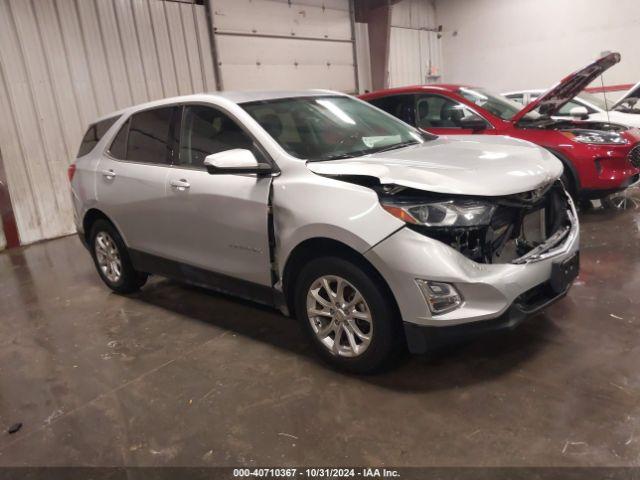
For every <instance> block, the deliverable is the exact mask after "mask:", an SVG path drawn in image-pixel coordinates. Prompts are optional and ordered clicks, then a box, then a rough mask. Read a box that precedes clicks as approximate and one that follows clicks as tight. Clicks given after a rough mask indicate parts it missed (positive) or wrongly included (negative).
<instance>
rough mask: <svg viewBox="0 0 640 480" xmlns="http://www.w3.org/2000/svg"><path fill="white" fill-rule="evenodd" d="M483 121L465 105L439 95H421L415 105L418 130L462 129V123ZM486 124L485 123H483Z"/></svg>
mask: <svg viewBox="0 0 640 480" xmlns="http://www.w3.org/2000/svg"><path fill="white" fill-rule="evenodd" d="M466 120H479V121H484V119H483V118H482V117H480V116H478V115H477V114H475V113H474V112H473V111H471V109H469V108H467V107H466V106H465V105H463V104H461V103H459V102H456V101H455V100H451V99H449V98H446V97H441V96H440V95H421V96H419V97H418V101H417V103H416V125H417V126H418V127H419V128H427V129H428V128H464V125H463V123H464V121H466ZM485 123H486V122H485Z"/></svg>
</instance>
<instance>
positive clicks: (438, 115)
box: [360, 53, 640, 199]
mask: <svg viewBox="0 0 640 480" xmlns="http://www.w3.org/2000/svg"><path fill="white" fill-rule="evenodd" d="M619 61H620V54H618V53H612V54H609V55H607V56H605V57H602V58H600V59H598V60H597V61H595V62H594V63H592V64H590V65H588V66H586V67H585V68H583V69H581V70H578V71H577V72H574V73H572V74H571V75H569V76H567V77H566V78H564V79H563V80H562V81H560V82H559V83H558V84H556V85H555V86H553V87H552V88H550V89H549V90H548V91H547V92H545V93H544V94H542V95H540V97H538V98H537V99H536V100H534V101H533V102H531V103H529V104H528V105H526V106H524V107H523V106H522V105H521V104H518V103H516V102H513V101H511V100H509V99H507V98H505V97H503V96H501V95H497V94H493V93H490V92H488V91H486V90H485V89H483V88H476V87H468V86H463V85H442V84H437V85H416V86H410V87H402V88H392V89H388V90H380V91H377V92H373V93H368V94H365V95H362V96H361V97H360V98H361V99H363V100H366V101H367V102H370V103H372V104H373V105H375V106H377V107H379V108H381V109H382V110H385V111H387V112H388V113H391V114H392V115H395V116H396V117H398V118H400V119H401V120H404V121H405V122H407V123H409V124H411V125H414V126H416V127H418V128H420V129H422V130H424V131H427V132H430V133H435V134H437V135H473V134H484V135H508V136H510V137H515V138H520V139H522V140H528V141H530V142H533V143H536V144H538V145H540V146H542V147H544V148H546V149H548V150H549V151H551V152H552V153H553V154H555V155H556V156H557V157H558V158H559V159H560V160H561V161H562V163H563V164H564V166H565V172H564V176H563V180H564V183H565V185H566V187H567V189H568V190H569V191H570V192H571V193H572V194H573V195H574V196H575V197H577V198H579V199H590V198H602V197H605V196H607V195H609V194H611V193H613V192H616V191H619V190H622V189H625V188H626V187H628V186H629V185H631V184H632V183H635V182H636V181H638V179H640V130H638V129H635V128H629V127H626V126H623V125H618V124H613V123H607V122H593V121H579V120H571V119H567V120H556V119H552V118H551V117H552V116H554V115H555V114H556V113H557V112H558V110H559V109H560V108H562V106H563V105H565V104H566V103H567V102H568V101H569V100H571V99H572V98H573V97H575V96H576V95H577V94H578V93H579V92H580V91H582V90H583V89H584V88H585V87H586V86H587V85H589V84H590V83H591V82H592V81H593V80H594V79H595V78H597V77H598V76H600V75H601V74H602V73H603V72H604V71H605V70H607V69H608V68H609V67H611V66H612V65H615V64H616V63H618V62H619Z"/></svg>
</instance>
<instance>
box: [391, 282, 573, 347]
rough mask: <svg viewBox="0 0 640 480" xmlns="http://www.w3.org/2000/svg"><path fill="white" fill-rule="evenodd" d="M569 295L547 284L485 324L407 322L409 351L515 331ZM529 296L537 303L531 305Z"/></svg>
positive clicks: (527, 293) (521, 298) (532, 291)
mask: <svg viewBox="0 0 640 480" xmlns="http://www.w3.org/2000/svg"><path fill="white" fill-rule="evenodd" d="M568 291H569V288H567V289H566V290H565V291H564V292H562V293H560V294H555V293H552V292H553V291H552V289H551V288H550V287H549V285H548V284H547V283H543V284H541V285H539V286H537V287H534V288H533V289H531V290H530V291H529V292H525V293H524V294H523V295H521V296H520V297H518V298H517V299H516V300H515V302H514V303H513V304H512V305H511V307H509V309H507V311H506V312H504V313H503V314H502V315H500V316H499V317H497V318H494V319H491V320H484V321H481V322H472V323H465V324H461V325H453V326H449V327H436V326H425V325H417V324H415V323H410V322H403V324H404V332H405V337H406V339H407V347H408V348H409V351H410V352H411V353H413V354H424V353H427V352H431V351H433V350H436V349H438V348H442V347H444V346H448V345H453V344H455V343H458V342H460V341H461V340H467V339H470V338H474V337H478V336H481V335H483V334H487V333H492V332H498V331H504V330H513V329H515V328H516V327H517V326H518V325H520V324H521V323H522V322H524V321H525V320H526V319H528V318H530V317H532V316H533V315H535V314H536V313H538V312H540V311H542V310H544V309H545V308H546V307H548V306H549V305H551V304H552V303H554V302H557V301H558V300H560V299H561V298H563V297H564V296H565V295H566V294H567V292H568ZM529 296H531V298H534V299H535V300H534V301H533V302H531V301H528V300H527V298H528V297H529Z"/></svg>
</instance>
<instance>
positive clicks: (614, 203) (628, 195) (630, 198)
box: [600, 187, 640, 210]
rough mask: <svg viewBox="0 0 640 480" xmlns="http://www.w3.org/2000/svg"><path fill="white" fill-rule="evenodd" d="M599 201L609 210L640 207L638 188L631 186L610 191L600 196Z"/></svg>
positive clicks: (639, 191)
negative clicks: (609, 193) (610, 192)
mask: <svg viewBox="0 0 640 480" xmlns="http://www.w3.org/2000/svg"><path fill="white" fill-rule="evenodd" d="M600 203H602V206H603V207H604V208H606V209H609V210H635V209H637V208H640V188H638V187H632V188H627V189H625V190H622V191H620V192H616V193H612V194H611V195H607V196H606V197H604V198H601V199H600Z"/></svg>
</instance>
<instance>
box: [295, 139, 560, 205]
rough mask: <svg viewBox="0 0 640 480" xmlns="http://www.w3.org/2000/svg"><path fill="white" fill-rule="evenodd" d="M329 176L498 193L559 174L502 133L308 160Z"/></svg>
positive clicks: (536, 151) (531, 186) (539, 154)
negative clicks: (354, 156) (352, 155)
mask: <svg viewBox="0 0 640 480" xmlns="http://www.w3.org/2000/svg"><path fill="white" fill-rule="evenodd" d="M307 167H308V168H309V170H311V171H312V172H314V173H317V174H319V175H326V176H330V177H340V176H347V177H351V176H365V177H374V178H377V179H378V180H379V181H380V183H382V184H387V185H391V184H394V185H401V186H404V187H409V188H416V189H419V190H425V191H428V192H434V193H450V194H457V195H476V196H484V197H498V196H504V195H513V194H516V193H524V192H528V191H531V190H535V189H537V188H539V187H541V186H543V185H546V184H547V183H549V182H551V181H553V180H555V179H556V178H558V177H559V176H560V175H561V174H562V164H561V163H560V161H559V160H558V159H557V158H556V157H554V156H553V155H552V154H551V153H549V152H548V151H546V150H544V149H542V148H539V147H537V146H535V145H533V144H531V143H529V142H525V141H523V140H517V139H513V138H509V137H502V136H486V137H485V136H482V135H456V137H455V138H446V137H439V138H437V139H436V140H431V141H429V142H426V143H424V144H421V145H416V146H412V147H406V148H401V149H398V150H391V151H389V152H382V153H376V154H372V155H365V156H363V157H356V158H353V159H346V160H329V161H318V162H309V163H307Z"/></svg>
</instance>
